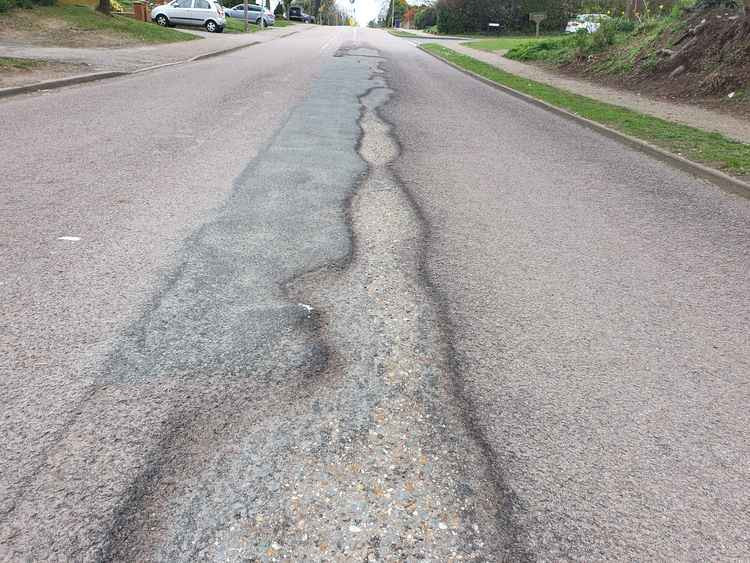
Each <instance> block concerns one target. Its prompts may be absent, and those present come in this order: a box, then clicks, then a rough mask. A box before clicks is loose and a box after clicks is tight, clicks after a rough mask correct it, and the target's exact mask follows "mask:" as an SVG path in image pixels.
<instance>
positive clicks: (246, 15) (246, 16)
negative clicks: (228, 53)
mask: <svg viewBox="0 0 750 563" xmlns="http://www.w3.org/2000/svg"><path fill="white" fill-rule="evenodd" d="M247 18H248V14H247V0H245V32H247Z"/></svg>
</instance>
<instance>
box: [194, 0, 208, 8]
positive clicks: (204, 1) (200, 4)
mask: <svg viewBox="0 0 750 563" xmlns="http://www.w3.org/2000/svg"><path fill="white" fill-rule="evenodd" d="M193 7H194V8H198V9H199V10H210V9H211V4H209V3H208V0H195V6H193Z"/></svg>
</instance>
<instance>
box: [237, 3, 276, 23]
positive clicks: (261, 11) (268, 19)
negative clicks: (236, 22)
mask: <svg viewBox="0 0 750 563" xmlns="http://www.w3.org/2000/svg"><path fill="white" fill-rule="evenodd" d="M226 13H227V16H228V17H230V18H237V19H240V20H244V19H245V5H244V4H237V5H236V6H233V7H231V8H227V10H226ZM247 20H248V21H250V22H252V23H254V24H257V25H260V24H261V22H263V23H264V24H265V25H273V24H274V22H275V21H276V16H274V15H273V12H271V11H270V10H266V9H265V8H264V7H263V6H258V5H257V4H248V5H247Z"/></svg>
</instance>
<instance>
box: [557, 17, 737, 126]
mask: <svg viewBox="0 0 750 563" xmlns="http://www.w3.org/2000/svg"><path fill="white" fill-rule="evenodd" d="M561 70H563V71H566V72H570V73H572V74H574V75H578V76H580V75H583V76H586V77H589V78H592V79H594V80H595V81H597V82H603V83H605V84H609V85H611V86H614V87H616V88H624V89H628V90H635V91H637V92H639V93H643V94H645V95H648V96H651V97H655V98H666V99H669V100H680V101H684V102H689V103H696V104H698V105H701V106H704V107H709V108H712V109H718V110H721V111H726V112H728V113H731V114H733V115H737V116H741V117H746V118H750V14H748V15H744V14H739V13H736V12H733V11H727V10H713V11H703V12H693V13H690V14H686V16H685V17H684V18H683V19H681V20H676V21H675V20H672V21H669V20H664V21H662V22H655V23H653V24H652V27H649V25H648V24H646V25H644V26H641V27H640V28H637V29H636V30H635V31H634V32H633V33H632V34H631V35H630V36H629V37H628V38H627V39H626V40H625V41H624V42H621V41H618V42H616V44H615V45H613V46H612V47H610V48H608V49H606V50H604V51H602V52H600V53H595V54H593V55H589V56H584V57H577V58H576V59H575V60H573V61H571V62H569V63H567V64H565V65H563V67H562V68H561Z"/></svg>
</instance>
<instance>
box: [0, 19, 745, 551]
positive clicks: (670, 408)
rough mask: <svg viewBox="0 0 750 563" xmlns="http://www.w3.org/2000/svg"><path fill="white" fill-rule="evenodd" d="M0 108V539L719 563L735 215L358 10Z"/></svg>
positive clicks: (740, 268) (733, 317)
mask: <svg viewBox="0 0 750 563" xmlns="http://www.w3.org/2000/svg"><path fill="white" fill-rule="evenodd" d="M0 116H2V119H0V154H2V155H3V160H2V176H1V177H0V186H1V187H0V198H1V199H0V202H1V205H0V225H2V232H1V233H0V234H1V235H2V237H1V238H0V260H1V262H0V295H2V316H1V318H0V377H1V378H2V379H1V380H0V382H1V383H2V393H1V394H0V559H2V560H38V559H45V558H47V559H55V560H77V561H88V560H138V561H146V560H158V561H194V560H203V559H211V560H232V561H247V560H262V561H271V560H389V559H405V560H416V559H428V560H435V561H446V560H476V561H486V560H491V561H494V560H501V559H506V560H514V561H515V560H566V559H567V560H612V559H618V560H675V559H678V560H721V559H723V560H731V559H747V558H748V557H750V526H748V521H750V456H749V452H750V409H748V404H750V385H749V380H750V342H749V341H748V338H749V336H748V334H750V332H749V331H748V327H750V245H748V240H750V202H748V200H746V199H742V198H741V197H739V196H736V195H732V194H728V193H724V192H722V191H720V190H719V189H718V188H716V187H715V186H713V185H711V184H709V183H707V182H705V181H702V180H697V179H694V178H692V177H690V176H688V175H686V174H684V173H682V172H679V171H676V170H674V169H671V168H669V167H668V166H666V165H664V164H661V163H659V162H657V161H655V160H653V159H651V158H649V157H647V156H645V155H643V154H640V153H638V152H635V151H633V150H631V149H630V148H626V147H624V146H622V145H620V144H618V143H616V142H614V141H612V140H610V139H607V138H604V137H601V136H600V135H597V134H596V133H594V132H592V131H589V130H587V129H584V128H581V127H579V126H578V125H576V124H573V123H571V122H569V121H566V120H564V119H562V118H560V117H557V116H555V115H552V114H549V113H546V112H544V111H543V110H541V109H539V108H537V107H534V106H531V105H528V104H526V103H524V102H523V101H520V100H517V99H515V98H512V97H509V96H507V95H505V94H503V93H500V92H498V91H497V90H495V89H492V88H490V87H488V86H486V85H484V84H481V83H479V82H477V81H474V80H473V79H471V78H469V77H467V76H465V75H463V74H461V73H459V72H457V71H455V70H453V69H451V68H450V67H448V66H446V65H444V64H443V63H441V62H440V61H437V60H436V59H434V58H432V57H430V56H429V55H426V54H424V53H422V52H420V51H418V50H417V49H416V48H415V47H414V45H413V44H412V43H411V42H410V41H408V40H404V39H400V38H395V37H392V36H390V35H387V34H385V33H383V32H381V31H377V30H358V29H351V28H323V27H313V28H311V29H309V30H306V31H304V32H302V33H298V34H295V35H293V36H290V37H287V38H283V39H280V40H277V41H272V42H268V43H265V44H262V45H257V46H255V47H251V48H249V49H245V50H243V51H238V52H235V53H233V54H230V55H226V56H223V57H218V58H215V59H210V60H206V61H202V62H196V63H191V64H188V65H181V66H173V67H168V68H164V69H161V70H159V71H154V72H148V73H143V74H140V75H136V76H130V77H126V78H122V79H114V80H110V81H103V82H98V83H93V84H89V85H83V86H78V87H70V88H65V89H61V90H56V91H50V92H43V93H38V94H32V95H28V96H23V97H16V98H12V99H6V100H4V101H2V102H0Z"/></svg>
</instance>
